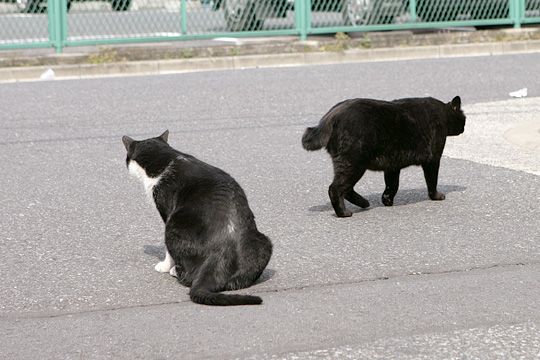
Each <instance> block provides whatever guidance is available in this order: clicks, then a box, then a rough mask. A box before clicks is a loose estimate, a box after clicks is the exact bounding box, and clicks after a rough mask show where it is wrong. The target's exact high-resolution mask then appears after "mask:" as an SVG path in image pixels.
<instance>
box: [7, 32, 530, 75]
mask: <svg viewBox="0 0 540 360" xmlns="http://www.w3.org/2000/svg"><path fill="white" fill-rule="evenodd" d="M535 52H540V40H527V41H509V42H489V43H472V44H471V43H469V44H450V45H430V46H410V47H392V48H375V49H350V50H344V51H341V52H329V51H328V52H309V51H308V52H295V53H286V54H264V55H241V56H222V57H209V58H193V59H175V60H148V61H126V62H115V63H106V64H78V65H49V66H46V65H43V66H30V67H13V68H9V67H8V68H2V69H0V83H10V82H20V81H37V80H40V76H41V74H43V73H44V72H45V71H47V70H48V69H52V70H53V71H54V73H55V76H54V78H55V79H85V78H94V77H114V76H142V75H159V74H174V73H186V72H199V71H213V70H235V69H248V68H266V67H281V66H302V65H327V64H340V63H355V62H368V61H394V60H411V59H428V58H448V57H462V56H491V55H505V54H519V53H535Z"/></svg>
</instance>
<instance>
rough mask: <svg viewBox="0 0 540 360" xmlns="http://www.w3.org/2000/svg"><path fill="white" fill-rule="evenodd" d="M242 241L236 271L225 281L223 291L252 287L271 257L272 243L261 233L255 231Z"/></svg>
mask: <svg viewBox="0 0 540 360" xmlns="http://www.w3.org/2000/svg"><path fill="white" fill-rule="evenodd" d="M242 240H243V241H242V242H241V243H242V245H241V247H240V249H241V250H240V253H239V256H238V270H237V271H236V272H235V273H234V274H233V275H232V276H231V278H230V279H229V280H228V281H227V284H226V285H225V290H238V289H243V288H246V287H248V286H251V285H253V283H254V282H255V281H257V279H258V278H259V277H260V276H261V274H262V272H263V271H264V269H265V268H266V265H268V262H269V261H270V257H271V256H272V243H271V242H270V239H268V237H267V236H266V235H264V234H263V233H260V232H259V231H257V230H255V231H252V232H250V233H249V234H248V235H245V238H244V239H242Z"/></svg>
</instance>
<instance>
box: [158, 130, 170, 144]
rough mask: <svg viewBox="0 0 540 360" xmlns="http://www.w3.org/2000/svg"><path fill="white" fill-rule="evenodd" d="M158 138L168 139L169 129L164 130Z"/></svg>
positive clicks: (166, 140)
mask: <svg viewBox="0 0 540 360" xmlns="http://www.w3.org/2000/svg"><path fill="white" fill-rule="evenodd" d="M159 138H160V139H161V140H163V141H165V142H168V141H169V130H165V132H164V133H163V134H161V135H160V136H159Z"/></svg>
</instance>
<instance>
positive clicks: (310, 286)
mask: <svg viewBox="0 0 540 360" xmlns="http://www.w3.org/2000/svg"><path fill="white" fill-rule="evenodd" d="M529 265H540V262H530V263H511V264H494V265H489V266H478V267H472V268H468V269H454V270H445V271H441V272H413V273H409V274H405V275H396V276H391V277H388V276H381V277H376V278H371V279H364V280H358V281H344V282H336V283H326V284H314V285H305V286H294V287H289V288H279V289H269V290H260V291H257V292H256V293H254V294H270V293H277V292H287V291H296V290H306V289H311V288H313V289H315V288H328V287H332V286H341V285H354V284H363V283H370V282H376V281H387V280H394V279H399V278H404V277H409V276H420V275H446V274H456V273H464V272H469V271H476V270H489V269H494V268H506V267H516V266H529ZM244 290H245V289H244ZM187 303H191V300H185V301H170V302H163V303H154V304H142V305H131V306H119V307H112V308H107V309H95V310H84V311H79V312H67V313H62V314H51V315H26V316H21V317H11V316H0V321H6V320H15V321H21V320H36V319H55V318H60V317H69V316H73V315H85V314H92V313H107V312H111V311H117V310H128V309H137V308H150V307H155V306H163V305H173V304H187Z"/></svg>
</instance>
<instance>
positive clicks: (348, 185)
mask: <svg viewBox="0 0 540 360" xmlns="http://www.w3.org/2000/svg"><path fill="white" fill-rule="evenodd" d="M332 160H333V164H334V181H333V182H332V184H330V187H329V188H328V196H329V197H330V201H331V202H332V207H333V208H334V211H335V212H336V215H337V216H338V217H348V216H351V215H352V212H351V211H349V210H347V208H346V207H345V202H344V198H347V200H348V201H350V202H351V203H353V204H355V205H358V206H360V207H368V206H369V202H368V201H367V200H366V199H364V198H363V197H362V196H360V195H359V194H357V193H356V192H355V191H354V190H353V187H354V185H355V184H356V183H357V182H358V180H360V178H361V177H362V176H363V175H364V173H365V172H366V168H364V167H359V166H355V165H354V164H351V163H350V162H349V161H347V160H344V159H341V158H333V159H332Z"/></svg>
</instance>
